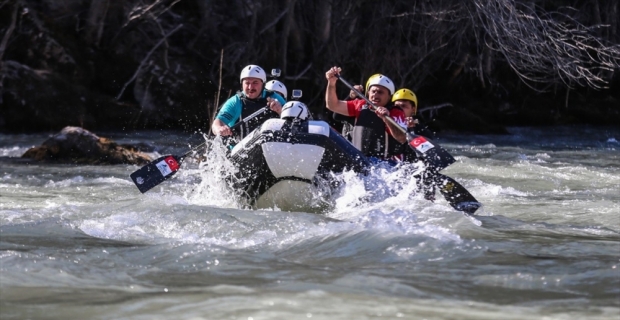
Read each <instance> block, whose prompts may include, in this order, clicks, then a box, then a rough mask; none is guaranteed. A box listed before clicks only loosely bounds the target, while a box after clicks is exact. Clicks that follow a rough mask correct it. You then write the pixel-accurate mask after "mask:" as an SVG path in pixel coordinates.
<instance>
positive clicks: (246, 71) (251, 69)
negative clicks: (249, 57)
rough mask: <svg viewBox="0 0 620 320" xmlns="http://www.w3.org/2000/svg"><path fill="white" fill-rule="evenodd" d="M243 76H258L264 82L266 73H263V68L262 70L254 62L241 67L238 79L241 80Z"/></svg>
mask: <svg viewBox="0 0 620 320" xmlns="http://www.w3.org/2000/svg"><path fill="white" fill-rule="evenodd" d="M245 78H258V79H261V80H262V81H263V83H264V82H265V81H267V74H266V73H265V70H263V68H261V67H259V66H257V65H255V64H251V65H248V66H245V68H243V70H242V71H241V75H240V76H239V80H240V81H243V79H245Z"/></svg>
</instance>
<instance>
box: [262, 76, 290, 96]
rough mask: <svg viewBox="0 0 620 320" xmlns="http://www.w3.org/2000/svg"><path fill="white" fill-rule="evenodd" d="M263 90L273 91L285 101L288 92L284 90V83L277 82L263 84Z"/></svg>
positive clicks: (271, 81)
mask: <svg viewBox="0 0 620 320" xmlns="http://www.w3.org/2000/svg"><path fill="white" fill-rule="evenodd" d="M265 89H267V90H270V91H275V92H277V93H279V94H281V95H282V98H284V99H286V96H287V94H288V91H287V90H286V86H285V85H284V83H282V82H280V81H278V80H270V81H269V82H267V83H265Z"/></svg>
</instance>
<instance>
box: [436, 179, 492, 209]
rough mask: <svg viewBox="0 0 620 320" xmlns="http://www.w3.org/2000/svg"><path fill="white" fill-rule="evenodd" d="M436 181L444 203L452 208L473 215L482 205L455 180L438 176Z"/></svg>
mask: <svg viewBox="0 0 620 320" xmlns="http://www.w3.org/2000/svg"><path fill="white" fill-rule="evenodd" d="M436 181H437V185H438V186H439V192H441V194H442V195H443V196H444V198H446V201H448V203H449V204H450V206H452V208H454V209H456V210H458V211H463V212H465V213H466V214H468V215H473V214H474V213H475V212H476V210H478V208H480V207H481V206H482V203H480V202H478V200H476V198H474V196H472V195H471V193H469V191H467V189H465V187H463V186H462V185H461V184H460V183H458V182H457V181H456V180H454V179H452V178H450V177H448V176H444V175H443V174H438V175H437V180H436Z"/></svg>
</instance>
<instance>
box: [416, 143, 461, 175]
mask: <svg viewBox="0 0 620 320" xmlns="http://www.w3.org/2000/svg"><path fill="white" fill-rule="evenodd" d="M407 141H408V142H409V147H410V148H412V149H413V151H415V152H416V153H417V154H418V155H420V156H421V157H422V158H423V159H424V160H425V162H426V163H427V164H428V165H429V166H430V167H431V169H432V170H433V171H435V172H439V171H441V170H443V169H445V168H447V167H448V166H449V165H451V164H453V163H454V162H456V160H455V159H454V157H453V156H452V155H451V154H450V153H449V152H448V151H446V149H444V148H442V147H441V146H440V145H438V144H436V143H434V142H433V141H431V140H430V139H428V138H426V137H423V136H418V135H413V134H407Z"/></svg>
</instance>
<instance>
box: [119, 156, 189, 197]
mask: <svg viewBox="0 0 620 320" xmlns="http://www.w3.org/2000/svg"><path fill="white" fill-rule="evenodd" d="M180 166H181V159H180V158H179V157H177V156H173V155H166V156H163V157H159V158H157V159H156V160H154V161H151V163H149V164H147V165H145V166H144V167H142V168H140V169H139V170H137V171H135V172H134V173H132V174H131V175H129V176H130V177H131V180H133V183H135V184H136V187H138V190H140V192H142V193H145V192H147V191H149V190H151V189H152V188H154V187H155V186H157V185H158V184H160V183H162V182H164V181H165V180H168V179H170V177H172V176H173V175H174V174H175V173H177V171H178V170H179V167H180Z"/></svg>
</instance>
